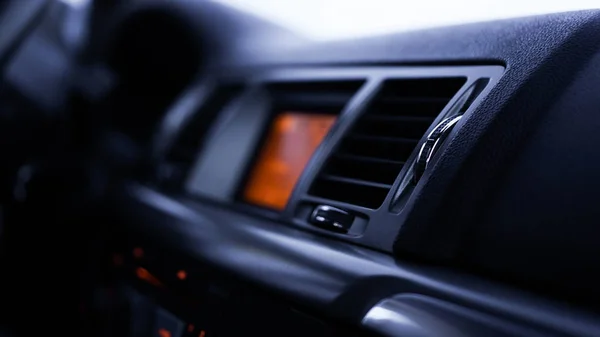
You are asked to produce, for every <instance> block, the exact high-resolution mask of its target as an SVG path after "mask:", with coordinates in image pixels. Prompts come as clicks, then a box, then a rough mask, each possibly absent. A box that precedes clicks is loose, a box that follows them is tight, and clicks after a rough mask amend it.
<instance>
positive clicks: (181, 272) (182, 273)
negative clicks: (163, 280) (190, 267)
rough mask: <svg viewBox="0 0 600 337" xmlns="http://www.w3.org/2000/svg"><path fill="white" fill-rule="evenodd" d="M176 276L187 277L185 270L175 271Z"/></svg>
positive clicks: (181, 278) (183, 278) (179, 277)
mask: <svg viewBox="0 0 600 337" xmlns="http://www.w3.org/2000/svg"><path fill="white" fill-rule="evenodd" d="M177 278H178V279H180V280H182V281H183V280H185V279H186V278H187V272H186V271H185V270H180V271H178V272H177Z"/></svg>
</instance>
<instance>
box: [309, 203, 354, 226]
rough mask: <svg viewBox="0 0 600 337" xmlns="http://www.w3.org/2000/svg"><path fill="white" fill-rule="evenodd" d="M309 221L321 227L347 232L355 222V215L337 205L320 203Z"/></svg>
mask: <svg viewBox="0 0 600 337" xmlns="http://www.w3.org/2000/svg"><path fill="white" fill-rule="evenodd" d="M309 221H310V223H312V224H313V225H317V226H319V227H323V228H326V229H329V230H333V231H337V232H343V233H347V232H348V230H349V229H350V227H352V223H353V222H354V215H352V214H350V213H348V212H346V211H344V210H343V209H340V208H337V207H332V206H327V205H319V206H317V207H315V209H314V210H313V212H312V214H311V215H310V219H309Z"/></svg>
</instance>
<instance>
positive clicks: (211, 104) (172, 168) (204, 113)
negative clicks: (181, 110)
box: [160, 85, 243, 186]
mask: <svg viewBox="0 0 600 337" xmlns="http://www.w3.org/2000/svg"><path fill="white" fill-rule="evenodd" d="M242 89H243V88H242V86H241V85H227V86H222V87H219V88H217V90H215V93H214V94H213V95H212V96H211V97H210V98H209V99H208V100H207V101H206V102H205V104H203V105H202V108H201V109H200V111H197V112H196V113H195V114H194V116H193V118H192V119H191V120H190V121H189V123H188V124H187V125H186V126H185V127H184V128H183V129H182V130H181V132H180V133H179V135H178V136H177V138H176V140H175V142H174V143H173V146H171V148H170V149H169V151H168V152H167V153H166V155H165V159H164V162H163V163H162V165H161V166H162V168H161V173H160V176H161V177H160V180H161V181H163V182H166V183H168V184H169V185H171V184H175V185H177V186H179V185H180V183H181V182H182V181H183V179H184V178H185V176H186V174H187V172H188V171H189V169H190V166H191V165H192V163H193V162H194V160H195V158H196V155H197V154H198V150H199V148H200V146H201V144H202V141H203V139H204V135H205V134H206V132H207V131H208V128H209V127H210V125H212V122H213V121H214V119H215V117H216V116H217V114H218V113H219V112H220V111H221V110H222V109H223V108H224V107H225V105H226V104H228V103H229V102H231V100H232V99H234V98H235V96H237V95H239V94H240V93H241V91H242Z"/></svg>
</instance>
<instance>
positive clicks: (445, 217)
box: [116, 2, 600, 335]
mask: <svg viewBox="0 0 600 337" xmlns="http://www.w3.org/2000/svg"><path fill="white" fill-rule="evenodd" d="M186 6H187V5H186V4H185V2H182V3H177V4H172V5H169V4H164V5H160V6H155V5H152V6H150V7H149V8H150V9H149V11H151V12H152V11H153V12H158V13H161V14H160V15H164V16H165V17H171V16H172V17H175V18H177V19H178V20H180V21H179V23H180V24H181V25H182V26H183V27H185V29H190V30H192V29H199V30H198V36H199V38H200V39H203V40H202V41H203V42H206V41H218V42H219V43H217V44H214V43H213V44H211V46H213V48H212V49H207V50H206V53H207V55H208V56H209V57H208V58H207V59H206V62H205V63H204V64H203V68H202V70H201V71H200V73H199V75H198V83H205V82H206V78H210V79H211V80H212V81H217V82H218V81H232V82H237V83H253V81H254V79H255V78H256V77H260V76H263V74H265V73H268V72H271V71H274V70H281V69H283V70H286V69H296V70H297V71H300V72H301V71H302V70H301V69H303V68H305V69H311V71H318V69H320V68H322V67H339V68H352V67H359V66H360V67H375V68H376V67H383V66H385V67H405V68H410V67H415V66H419V67H431V68H432V69H435V68H436V67H439V66H445V67H452V66H478V65H500V66H503V67H504V73H503V75H502V77H501V78H500V79H499V80H498V82H497V83H496V84H495V85H494V86H493V87H492V88H491V89H490V91H489V94H487V95H486V96H485V97H484V98H483V99H482V100H481V102H479V104H478V105H477V106H475V107H474V109H473V111H472V116H471V118H469V119H468V120H467V121H466V122H465V123H464V125H463V126H462V127H461V128H460V129H459V130H458V132H456V134H455V135H454V137H453V138H452V139H451V141H450V142H449V143H448V144H447V145H446V147H445V148H444V152H443V155H442V156H441V157H440V159H439V161H438V162H436V164H435V167H434V169H433V170H432V171H431V172H430V174H429V176H428V179H427V180H426V183H424V184H420V185H418V186H417V188H416V189H415V191H414V192H413V196H412V198H413V204H412V208H411V209H410V213H409V216H407V218H406V221H405V222H404V223H403V224H402V227H401V228H400V235H399V236H398V238H397V240H396V243H395V246H394V255H393V256H392V255H389V254H387V253H385V252H376V251H371V250H368V249H366V248H362V247H358V246H352V245H348V244H345V243H342V242H338V241H335V240H330V239H328V238H326V237H322V236H319V235H314V234H311V233H308V232H304V231H298V230H297V229H294V228H290V227H287V226H284V225H277V224H276V223H273V220H268V219H267V218H260V217H255V216H253V215H252V214H247V213H244V212H241V213H240V212H238V211H234V210H229V209H227V207H223V205H216V204H213V203H210V202H208V203H205V202H202V201H198V200H197V199H196V200H194V199H190V198H188V197H181V196H179V195H176V194H174V195H169V193H167V192H161V191H160V190H156V189H153V188H151V187H143V186H141V185H138V184H136V183H134V184H131V185H128V186H127V187H126V188H125V189H124V190H118V191H117V194H118V195H119V196H118V198H116V200H118V202H117V206H116V207H117V208H118V209H120V210H119V213H120V214H121V215H122V216H124V219H127V221H126V222H128V223H129V224H130V226H131V227H132V229H133V230H134V231H135V232H140V233H143V235H147V236H150V237H152V238H154V239H155V240H160V241H161V242H162V243H163V244H164V243H165V242H167V244H168V242H172V244H176V245H177V246H178V249H181V250H185V251H187V252H188V253H189V254H191V255H193V256H194V257H195V258H197V259H198V260H200V261H204V262H206V263H209V264H213V265H216V266H218V267H220V268H223V269H225V270H227V271H229V272H231V273H233V274H235V275H238V276H239V277H241V278H243V279H247V280H250V281H251V282H254V283H256V284H258V285H260V286H262V287H266V288H268V289H271V290H272V291H275V292H277V293H279V294H281V295H282V296H284V297H287V298H291V299H293V300H294V301H297V302H300V303H304V304H306V305H307V306H309V307H312V308H318V309H316V310H318V311H322V312H326V313H328V314H329V315H332V316H336V317H339V318H341V319H345V320H349V321H353V322H356V321H359V320H360V319H361V317H363V315H365V313H366V311H367V310H368V309H369V308H370V307H372V306H373V305H374V304H375V303H376V302H378V301H380V300H382V299H384V298H386V297H389V296H392V295H394V294H398V293H421V294H426V295H429V296H432V297H436V298H441V299H444V300H447V301H449V302H453V303H457V304H460V305H463V306H466V307H469V308H473V309H476V310H479V311H481V312H482V313H486V314H490V315H493V316H496V317H502V318H503V319H507V320H510V321H513V322H517V324H522V325H523V326H529V327H534V328H535V329H538V331H545V332H546V333H556V334H572V335H594V334H596V333H597V332H598V331H600V330H598V328H599V326H598V325H597V322H598V320H597V318H596V317H595V316H593V315H591V314H590V315H588V314H584V313H583V312H578V311H576V310H571V309H564V307H563V304H560V303H559V302H560V301H562V300H566V301H573V302H576V303H578V304H580V305H582V306H583V307H586V308H587V309H592V311H595V309H597V308H595V307H594V303H595V301H596V300H598V299H600V293H598V292H597V290H596V289H595V286H594V284H597V282H596V281H598V280H599V279H598V278H597V276H594V274H593V272H591V271H590V270H589V268H588V267H589V266H594V265H598V263H599V262H600V261H598V259H599V258H598V256H600V249H599V248H597V245H594V244H593V242H591V241H593V240H589V239H585V238H582V237H578V238H577V239H572V240H570V241H568V243H565V244H564V245H561V242H562V241H561V239H562V238H563V237H564V235H565V233H566V232H563V230H561V229H560V228H561V222H560V221H558V220H557V219H562V220H561V221H563V222H562V224H564V221H566V220H565V219H568V215H569V214H575V213H578V214H581V216H580V217H577V218H576V219H577V221H576V222H575V221H574V220H573V221H566V222H568V223H569V225H570V226H572V227H571V228H573V229H574V230H575V232H576V233H579V234H585V233H587V234H588V237H589V238H590V237H596V235H595V233H596V231H593V230H591V228H593V227H595V226H594V221H595V220H594V219H595V218H596V217H595V216H594V214H595V213H594V212H592V211H590V210H592V209H593V206H592V204H593V202H591V200H594V199H593V198H594V196H593V192H592V190H590V189H586V188H584V187H583V186H585V181H586V179H587V181H591V180H594V179H595V178H594V177H593V174H592V172H591V170H587V171H585V172H581V171H577V172H570V171H568V170H567V169H566V168H568V167H583V166H585V165H587V164H584V163H583V162H582V161H583V158H584V157H585V158H592V157H597V154H595V153H594V152H593V151H588V152H586V154H585V155H584V154H583V152H582V153H581V156H580V157H577V158H576V160H578V161H577V162H576V163H573V160H571V164H566V163H565V161H564V160H562V159H559V158H557V157H556V156H558V153H557V152H553V151H551V150H549V149H548V148H547V146H548V145H544V144H549V143H544V144H542V145H539V144H538V146H542V147H545V149H543V150H542V151H538V150H536V149H533V148H531V147H532V146H534V145H532V144H536V143H535V141H536V140H534V138H533V137H534V135H536V134H537V133H536V132H534V130H537V129H539V128H540V127H544V126H546V127H551V126H554V127H558V126H561V128H562V129H561V130H560V131H555V132H552V131H547V132H548V133H547V135H552V137H554V138H553V141H550V143H552V142H558V143H559V144H564V143H561V140H562V139H569V138H570V137H571V135H575V134H578V133H579V132H581V131H583V130H584V128H583V124H586V123H588V122H589V119H593V118H595V117H594V111H595V110H596V109H595V108H594V107H593V105H592V104H583V103H581V104H577V103H574V104H575V106H574V107H568V104H566V103H562V102H564V101H568V102H576V101H577V100H581V99H584V97H587V96H585V94H587V95H590V96H593V94H592V93H591V92H590V91H589V89H586V88H593V87H595V86H596V85H597V82H596V81H597V79H596V78H595V76H593V75H590V74H594V73H596V72H595V69H596V68H597V65H598V64H599V63H600V61H598V58H597V53H598V45H600V13H599V12H597V11H583V12H572V13H561V14H552V15H545V16H537V17H528V18H518V19H511V20H503V21H496V22H486V23H477V24H469V25H462V26H454V27H445V28H440V29H430V30H425V31H415V32H407V33H399V34H389V35H385V36H380V37H374V38H367V39H360V40H352V41H347V42H344V41H341V42H330V43H321V44H316V43H310V42H305V41H301V40H299V39H298V40H296V39H294V41H295V42H294V43H291V45H293V46H291V47H290V45H286V47H283V46H281V45H278V41H282V37H281V36H282V35H281V34H282V31H280V30H278V29H277V28H276V27H270V28H264V26H262V25H261V24H258V23H252V24H250V25H249V26H250V27H252V26H260V27H261V28H260V29H258V30H259V31H260V34H256V35H252V33H251V32H250V31H251V29H248V20H247V19H243V20H235V19H232V20H230V21H227V22H229V23H230V24H232V25H236V24H237V23H236V22H242V24H240V25H246V26H244V27H246V28H244V29H241V30H238V31H237V32H238V37H237V38H236V39H234V40H231V41H230V43H228V42H227V41H228V34H230V33H231V32H232V31H235V29H233V30H231V31H229V30H227V31H223V30H219V29H218V27H220V26H219V24H217V22H218V21H219V19H215V18H216V17H220V16H225V17H230V18H233V17H238V16H239V17H244V16H245V14H243V13H238V12H235V11H233V10H230V9H225V8H223V7H220V6H218V5H215V4H204V5H198V4H196V5H189V8H188V7H186ZM144 11H145V9H144V8H143V6H142V5H140V8H138V9H136V10H131V11H129V12H128V13H129V14H128V15H131V16H133V17H135V15H136V13H144ZM132 13H133V14H132ZM192 14H193V15H192ZM196 14H197V15H196ZM127 17H128V16H127V15H124V16H123V17H121V20H122V22H125V23H127ZM190 17H196V18H198V17H202V18H205V21H204V22H203V25H202V26H203V27H201V28H198V27H197V24H196V23H197V22H195V21H193V20H191V19H190ZM161 22H162V21H161ZM117 27H119V25H117ZM116 31H117V32H118V31H119V30H118V29H117V30H116ZM241 31H243V32H244V34H242V33H241ZM285 34H288V33H287V32H286V33H285ZM207 36H208V37H207ZM290 39H291V37H290ZM240 41H242V42H240ZM211 43H212V42H211ZM253 43H255V44H256V45H260V46H261V47H260V48H249V47H248V45H252V44H253ZM284 49H285V50H284ZM117 53H118V51H117ZM298 69H300V70H298ZM567 88H571V89H570V91H568V90H567ZM188 95H189V93H188ZM565 95H568V96H565ZM586 99H587V98H586ZM565 104H566V105H565ZM574 110H577V111H578V113H577V114H574V115H573V118H575V119H577V120H578V121H579V122H577V123H576V122H574V121H573V119H571V121H573V124H569V122H567V121H562V122H560V123H559V122H556V123H554V124H553V123H551V122H549V121H548V119H547V118H549V113H548V112H549V111H553V113H556V114H557V116H565V114H568V113H569V112H567V111H574ZM584 111H586V112H584ZM557 118H558V117H557ZM584 118H588V120H587V121H588V122H586V120H585V119H584ZM557 121H558V120H557ZM545 123H546V124H545ZM548 123H550V124H548ZM578 123H583V124H578ZM589 125H595V124H594V123H591V124H589ZM538 132H543V131H538ZM591 133H592V131H591V130H587V131H585V132H584V133H583V136H582V135H581V134H579V135H580V137H579V138H577V139H578V141H581V142H584V143H587V144H591V143H593V140H592V139H591V138H589V137H585V135H590V134H591ZM536 139H537V141H538V142H539V141H540V138H536ZM576 143H577V142H576V141H575V138H573V139H572V140H571V143H567V145H564V148H562V150H564V151H565V152H567V153H568V152H571V155H570V156H569V157H571V158H574V157H575V154H574V152H576V153H577V151H579V148H578V147H577V146H576ZM525 144H530V145H529V148H530V149H531V150H530V151H531V153H530V154H529V155H524V154H523V153H522V152H521V149H523V148H524V147H526V145H525ZM556 148H558V149H561V146H560V145H558V144H556ZM524 156H525V157H524ZM565 156H567V155H565ZM523 159H524V160H525V161H526V162H529V165H530V166H529V167H527V171H523V170H524V169H521V171H519V172H520V173H511V174H513V175H518V176H519V177H520V178H521V179H524V181H522V182H521V183H515V181H519V179H517V178H515V179H513V180H511V181H512V182H508V183H506V181H505V180H503V179H508V178H506V177H507V176H506V174H507V172H510V170H511V169H510V168H511V167H520V166H518V165H519V164H516V163H518V162H519V160H523ZM593 161H594V162H596V160H593ZM513 164H514V165H516V166H513ZM549 165H551V166H549ZM569 165H570V166H569ZM538 166H539V167H538ZM542 168H543V169H542ZM565 170H567V171H568V173H567V171H565ZM543 172H545V173H543ZM561 172H565V173H566V175H561V174H560V173H561ZM538 175H546V176H547V178H549V177H552V178H553V179H551V181H552V182H553V183H556V184H559V185H560V184H561V179H564V183H565V184H570V185H569V186H572V188H571V190H572V193H571V194H570V198H571V199H572V200H576V199H578V198H583V199H585V200H589V201H590V202H589V203H585V206H582V204H581V203H575V204H572V203H567V202H565V201H564V199H562V198H560V197H559V198H557V199H548V198H538V196H539V193H542V194H545V193H547V192H543V190H539V189H538V187H536V186H535V185H534V183H533V182H532V181H535V177H536V176H538ZM508 177H510V176H508ZM511 179H512V178H511ZM543 180H544V179H542V181H543ZM542 181H540V183H541V184H545V185H546V186H547V185H548V181H546V182H545V183H544V182H542ZM575 181H576V182H575ZM574 182H575V184H576V185H575V186H576V187H573V186H574V185H573V183H574ZM514 184H516V185H514ZM580 184H581V185H580ZM513 185H514V186H516V187H514V189H513V191H512V193H513V194H510V193H511V192H508V191H507V189H508V188H510V186H513ZM522 186H528V191H529V193H531V195H529V196H528V197H526V198H519V197H515V195H519V194H520V193H521V192H520V190H519V188H520V187H522ZM500 190H502V192H501V193H502V194H497V191H500ZM594 190H595V189H594ZM559 191H560V189H559V188H558V187H556V189H554V190H552V191H551V192H552V193H549V194H551V195H557V194H558V193H559ZM525 199H527V200H525ZM507 202H508V203H513V204H511V205H506V203H507ZM515 203H516V204H515ZM582 207H586V208H585V209H584V210H582ZM547 208H555V209H560V210H561V212H562V213H561V214H562V215H561V216H556V214H555V215H554V216H552V217H550V218H544V217H543V214H544V212H545V210H546V209H547ZM490 210H491V211H490ZM490 212H492V213H490ZM515 217H516V218H518V219H528V220H527V221H525V220H522V221H515V220H514V218H515ZM544 219H545V220H544ZM544 223H546V224H552V225H551V226H552V228H554V229H553V231H552V232H551V234H548V235H544V236H543V237H544V238H545V243H544V244H543V245H540V246H537V243H536V240H538V239H539V238H540V236H538V235H537V234H535V233H536V231H544V229H543V226H544ZM576 228H579V230H576ZM586 229H588V230H589V231H586ZM564 230H565V231H566V230H567V229H564ZM499 233H501V234H499ZM526 233H530V234H526ZM591 233H593V234H594V235H592V234H591ZM521 235H522V236H521ZM490 243H493V245H491V244H490ZM515 244H517V245H519V247H521V248H519V250H517V251H512V252H511V247H514V245H515ZM575 246H579V250H575V249H573V247H575ZM542 247H543V248H542ZM554 247H561V253H560V254H558V253H556V252H554V253H553V252H552V251H553V249H555V248H554ZM539 249H541V250H539ZM532 252H534V253H532ZM552 254H555V256H554V257H553V260H552V263H544V262H543V261H544V256H553V255H552ZM558 256H560V258H558ZM519 260H521V262H520V263H518V262H517V261H519ZM492 261H496V262H492ZM566 266H569V267H566ZM452 269H456V271H451V270H452ZM592 269H593V268H592ZM471 273H474V274H478V275H479V276H467V275H468V274H471ZM483 278H488V280H489V281H484V280H483ZM548 279H552V281H551V282H545V280H548ZM582 279H585V282H578V280H582ZM492 280H495V281H492ZM498 281H499V282H498ZM488 282H490V283H488ZM495 282H498V283H495ZM500 282H507V283H509V284H513V285H516V286H517V287H522V288H525V289H527V291H528V292H529V291H532V292H534V293H537V294H536V295H533V294H529V293H525V292H521V290H519V291H517V290H510V289H509V286H504V285H500ZM538 296H539V297H538ZM545 296H547V297H546V298H545V299H544V297H545ZM551 298H554V299H551ZM554 301H556V302H554ZM565 313H568V314H565Z"/></svg>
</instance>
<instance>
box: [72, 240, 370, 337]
mask: <svg viewBox="0 0 600 337" xmlns="http://www.w3.org/2000/svg"><path fill="white" fill-rule="evenodd" d="M127 242H129V243H123V244H119V245H118V248H116V249H112V251H111V252H110V254H107V255H106V260H107V273H106V275H107V277H106V278H105V280H104V282H103V284H99V285H98V286H97V287H96V288H95V289H94V290H93V291H92V292H91V293H90V294H89V295H90V296H88V298H87V303H83V304H82V310H85V311H86V314H89V313H90V311H91V312H92V313H93V314H92V315H86V317H88V321H87V324H88V327H87V330H88V331H96V332H97V334H98V336H128V337H149V336H155V337H211V336H246V335H260V336H298V337H300V336H315V337H317V336H318V337H320V336H322V337H325V336H338V335H344V336H358V335H361V334H362V332H360V331H357V330H356V328H354V329H353V331H352V332H350V331H349V330H348V329H347V328H346V327H344V326H343V325H341V324H337V323H335V320H334V319H331V318H327V317H315V316H313V315H311V313H310V312H308V311H306V310H305V309H304V308H302V306H298V305H292V304H291V303H288V302H286V301H284V300H281V299H275V298H274V297H273V296H272V295H271V294H268V293H267V292H265V291H263V289H260V287H258V286H256V285H253V284H249V283H247V282H243V281H241V280H239V279H237V278H235V277H233V276H231V275H228V274H227V273H226V272H223V271H220V270H218V269H216V268H212V267H210V266H202V265H201V264H200V263H198V262H197V261H193V260H192V259H190V258H186V257H185V256H184V255H183V254H179V253H177V252H174V251H165V250H164V249H163V248H162V247H156V246H151V245H149V244H147V242H140V241H138V242H135V244H133V243H132V242H131V241H129V240H127ZM299 286H301V285H299ZM90 317H95V319H89V318H90ZM102 322H104V324H99V325H98V323H102ZM107 322H109V323H110V324H105V323H107ZM100 326H101V327H102V329H100V330H98V327H100Z"/></svg>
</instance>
